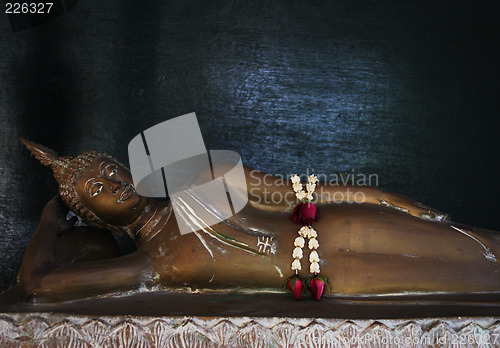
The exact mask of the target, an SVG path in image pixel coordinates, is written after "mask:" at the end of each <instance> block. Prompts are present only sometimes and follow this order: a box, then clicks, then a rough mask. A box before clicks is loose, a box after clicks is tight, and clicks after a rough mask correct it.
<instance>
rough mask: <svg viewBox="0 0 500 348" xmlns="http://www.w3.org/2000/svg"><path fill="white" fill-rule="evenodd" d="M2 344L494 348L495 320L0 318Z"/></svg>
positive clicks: (498, 336)
mask: <svg viewBox="0 0 500 348" xmlns="http://www.w3.org/2000/svg"><path fill="white" fill-rule="evenodd" d="M0 346H2V347H16V348H17V347H23V348H24V347H65V348H68V347H70V348H73V347H74V348H84V347H85V348H86V347H120V348H123V347H141V348H142V347H144V348H146V347H147V348H149V347H151V348H152V347H162V348H163V347H175V348H178V347H365V346H369V347H428V346H432V347H470V346H473V347H498V346H500V319H498V318H443V319H439V318H437V319H415V320H378V321H377V320H339V319H311V318H309V319H296V318H250V317H234V318H230V317H221V318H209V317H131V316H130V317H125V316H120V317H100V318H93V317H89V316H64V315H57V314H48V313H36V314H2V315H0Z"/></svg>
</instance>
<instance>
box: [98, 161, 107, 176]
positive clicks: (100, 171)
mask: <svg viewBox="0 0 500 348" xmlns="http://www.w3.org/2000/svg"><path fill="white" fill-rule="evenodd" d="M104 163H106V161H102V162H101V164H99V173H101V174H102V172H103V171H104V169H106V168H104V169H101V167H102V165H103V164H104Z"/></svg>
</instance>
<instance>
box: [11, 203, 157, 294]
mask: <svg viewBox="0 0 500 348" xmlns="http://www.w3.org/2000/svg"><path fill="white" fill-rule="evenodd" d="M66 211H67V210H66V209H65V207H64V204H63V203H62V202H61V201H60V199H59V197H55V198H53V199H52V200H51V201H49V203H47V205H46V206H45V208H44V210H43V213H42V217H41V219H40V223H39V225H38V227H37V229H36V230H35V232H34V234H33V236H32V238H31V240H30V242H29V245H28V248H27V250H26V253H25V256H24V259H23V262H22V265H21V269H20V271H19V275H18V282H19V285H20V286H21V288H22V291H23V296H24V297H30V296H35V297H37V298H50V299H51V300H57V299H70V298H72V297H82V296H89V295H95V294H98V293H102V292H106V291H113V290H120V289H124V288H127V289H129V288H131V287H132V286H134V285H137V284H139V283H141V282H143V281H144V280H145V279H150V278H149V275H150V269H151V266H150V263H149V261H148V258H147V257H146V255H144V254H142V253H141V252H135V253H132V254H130V255H127V256H123V257H117V258H112V259H107V260H100V261H92V262H83V263H75V264H69V265H64V264H61V263H60V260H58V259H57V257H56V256H57V255H56V250H57V243H58V234H60V233H64V232H66V231H67V230H69V229H71V228H72V226H73V222H72V221H66V219H65V216H66ZM75 253H76V252H75ZM135 287H137V286H135Z"/></svg>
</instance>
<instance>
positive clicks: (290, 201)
mask: <svg viewBox="0 0 500 348" xmlns="http://www.w3.org/2000/svg"><path fill="white" fill-rule="evenodd" d="M245 174H246V179H247V190H248V199H249V203H250V205H251V206H252V207H254V208H257V209H259V210H266V211H283V210H285V211H287V210H288V211H291V210H292V209H293V208H294V207H295V205H296V204H297V199H296V198H295V194H294V192H293V190H292V188H291V183H290V181H289V180H287V179H288V178H285V177H279V176H273V175H271V174H266V173H263V172H261V171H259V170H256V169H252V168H249V167H245ZM346 202H347V203H356V204H359V203H368V204H375V205H382V206H386V207H389V208H393V209H396V210H399V211H402V212H405V213H408V214H410V215H413V216H416V217H419V218H425V219H430V220H437V221H443V220H448V219H449V217H448V216H447V215H446V214H444V213H441V212H439V211H437V210H435V209H432V208H430V207H427V206H425V205H423V204H421V203H419V202H417V201H414V200H412V199H409V198H407V197H405V196H403V195H400V194H397V193H392V192H385V191H382V190H380V189H378V188H376V187H370V186H352V185H329V184H327V183H318V185H317V187H316V191H315V198H314V203H319V204H322V203H346Z"/></svg>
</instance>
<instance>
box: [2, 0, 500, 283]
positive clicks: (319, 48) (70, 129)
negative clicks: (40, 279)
mask: <svg viewBox="0 0 500 348" xmlns="http://www.w3.org/2000/svg"><path fill="white" fill-rule="evenodd" d="M498 15H499V11H498V9H497V8H493V7H492V6H491V5H487V4H484V3H477V2H474V3H471V2H466V3H465V2H464V3H463V4H460V2H456V1H440V2H437V3H436V2H435V1H418V2H417V1H379V0H376V1H361V0H351V1H324V2H319V1H295V0H287V1H239V0H238V1H231V2H229V1H228V2H221V1H218V2H204V1H182V2H173V1H147V2H140V1H122V0H110V1H98V0H80V2H79V3H78V4H77V5H76V6H75V7H74V8H73V9H72V10H71V11H70V12H69V13H67V14H65V15H63V16H61V17H59V18H56V19H55V20H53V21H50V22H48V23H45V24H43V25H41V26H39V27H36V28H32V29H28V30H25V31H21V32H18V33H12V31H11V28H10V26H9V22H8V20H7V17H6V16H5V15H1V16H0V52H1V59H0V126H1V136H0V174H1V176H0V184H1V185H0V261H1V262H0V265H1V266H0V289H5V288H6V287H7V286H9V285H11V284H13V282H14V280H15V275H16V272H17V269H18V267H19V264H20V261H21V258H22V255H23V252H24V249H25V248H26V245H27V242H28V240H29V237H30V234H31V233H32V231H33V230H34V228H35V227H36V223H37V220H38V217H39V214H40V212H41V210H42V208H43V205H44V203H45V202H46V201H47V200H48V199H49V198H50V197H51V196H52V195H54V194H55V193H56V185H55V183H54V181H53V179H52V178H51V176H50V174H49V171H48V170H46V168H43V167H42V166H41V165H39V164H38V163H36V161H35V160H34V159H31V158H30V156H29V154H28V152H27V151H26V150H24V149H23V148H22V147H21V146H20V144H19V142H18V138H19V137H20V136H23V137H27V138H30V139H33V140H36V141H38V142H40V143H42V144H45V145H47V146H49V147H52V148H54V149H56V150H58V151H60V152H63V153H66V154H75V153H78V152H81V151H83V150H87V149H92V148H95V149H102V150H105V151H107V152H109V153H111V154H114V155H116V156H117V157H118V158H119V159H120V160H122V161H123V162H125V163H126V162H127V152H126V151H127V145H128V142H129V141H130V140H131V139H132V137H134V136H135V135H136V134H137V133H138V132H139V131H141V130H144V129H146V128H148V127H150V126H153V125H155V124H157V123H159V122H161V121H164V120H166V119H169V118H172V117H175V116H179V115H182V114H185V113H188V112H192V111H195V112H196V113H197V115H198V119H199V121H200V125H201V129H202V132H203V135H204V137H205V142H206V144H207V147H208V148H210V149H221V148H223V149H231V150H234V151H237V152H239V153H240V154H241V155H242V157H243V160H244V163H246V164H247V165H251V166H254V167H257V168H259V169H261V170H265V171H268V172H271V173H291V172H304V171H306V170H307V169H309V170H310V171H315V172H317V173H319V172H320V173H327V174H331V173H338V172H350V173H352V172H354V173H375V174H378V177H379V186H381V187H382V188H385V189H388V190H392V191H398V192H401V193H403V194H405V195H407V196H409V197H411V198H414V199H416V200H419V201H421V202H423V203H425V204H427V205H430V206H433V207H435V208H437V209H439V210H442V211H445V212H447V213H449V214H450V215H451V216H452V218H453V219H454V220H455V221H459V222H464V223H469V224H472V225H479V226H482V227H486V228H492V229H497V230H500V214H498V212H497V211H496V208H497V206H498V204H497V196H498V195H499V193H500V189H499V188H498V184H497V178H496V176H497V173H498V169H499V164H498V154H497V149H498V146H499V143H500V140H499V127H498V123H499V122H498V121H497V117H498V116H499V111H500V105H499V100H500V99H499V98H498V95H499V91H500V88H499V84H498V78H499V77H500V73H499V64H498V62H499V61H500V52H499V36H500V28H499V26H498V24H497V18H498Z"/></svg>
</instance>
